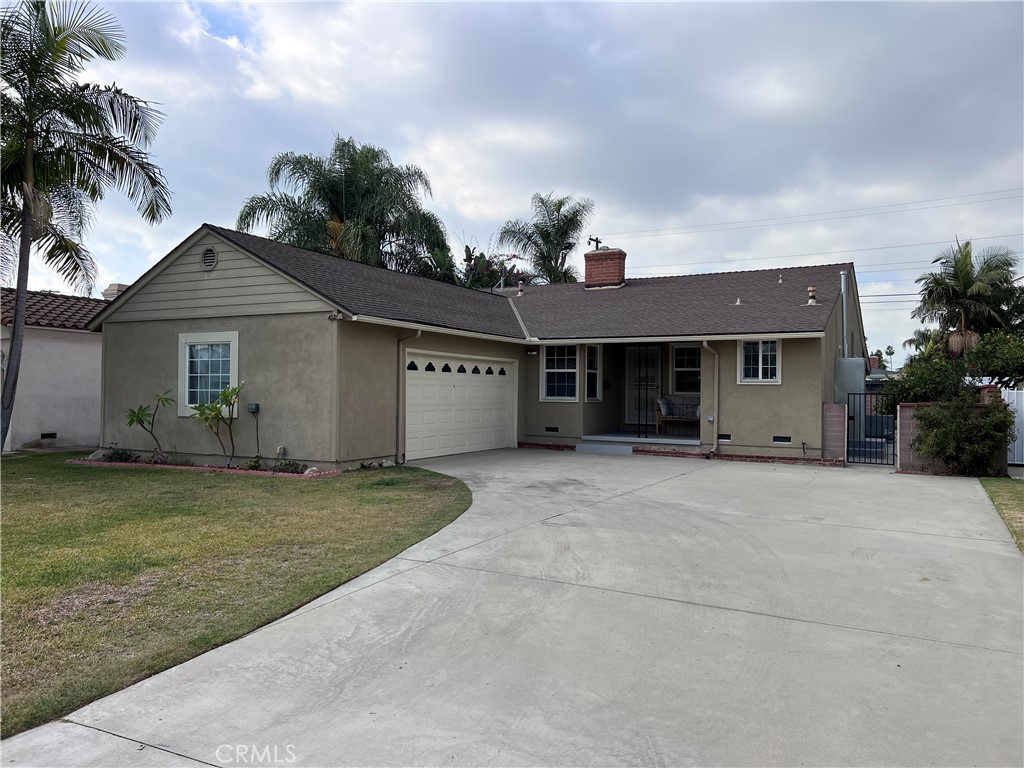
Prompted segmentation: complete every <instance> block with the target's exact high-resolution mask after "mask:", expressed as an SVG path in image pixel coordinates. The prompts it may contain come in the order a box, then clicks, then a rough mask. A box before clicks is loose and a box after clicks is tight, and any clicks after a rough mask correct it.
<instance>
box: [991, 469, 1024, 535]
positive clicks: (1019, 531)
mask: <svg viewBox="0 0 1024 768" xmlns="http://www.w3.org/2000/svg"><path fill="white" fill-rule="evenodd" d="M981 485H982V487H983V488H984V489H985V492H986V493H988V497H989V498H990V499H992V503H993V504H994V505H995V507H996V510H997V511H998V512H999V515H1000V516H1001V517H1002V518H1003V522H1005V523H1006V527H1007V528H1009V529H1010V533H1011V534H1012V535H1013V538H1014V540H1015V541H1016V542H1017V547H1018V548H1019V549H1020V551H1021V552H1024V480H1015V479H1013V478H1012V477H983V478H981Z"/></svg>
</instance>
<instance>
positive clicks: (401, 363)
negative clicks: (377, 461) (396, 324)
mask: <svg viewBox="0 0 1024 768" xmlns="http://www.w3.org/2000/svg"><path fill="white" fill-rule="evenodd" d="M422 335H423V331H416V333H410V334H409V335H408V336H399V337H398V366H397V370H398V381H397V384H398V386H397V387H395V392H396V393H397V394H396V396H395V463H396V464H404V463H405V451H403V450H400V449H401V448H402V447H403V440H402V438H403V437H405V435H404V431H405V430H404V427H405V402H404V400H405V342H407V341H409V340H410V339H418V338H419V337H420V336H422ZM399 454H401V456H402V460H401V461H399V460H398V456H399Z"/></svg>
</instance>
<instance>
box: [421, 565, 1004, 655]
mask: <svg viewBox="0 0 1024 768" xmlns="http://www.w3.org/2000/svg"><path fill="white" fill-rule="evenodd" d="M429 565H443V566H446V567H448V568H459V569H461V570H464V571H476V572H478V573H491V574H494V575H496V576H508V577H509V578H513V579H528V580H530V581H542V582H546V583H548V584H559V585H561V586H566V587H577V588H579V589H591V590H595V591H597V592H611V593H613V594H617V595H626V596H628V597H639V598H646V599H648V600H662V601H664V602H668V603H676V604H678V605H688V606H692V607H694V608H710V609H712V610H718V611H729V612H731V613H743V614H746V615H748V616H758V617H760V618H764V619H778V620H780V621H792V622H796V623H798V624H812V625H814V626H818V627H830V628H832V629H846V630H849V631H851V632H867V633H870V634H873V635H885V636H887V637H899V638H902V639H904V640H919V641H921V642H926V643H938V644H939V645H948V646H953V647H957V648H969V649H972V650H976V651H991V652H993V653H1005V654H1007V655H1009V656H1024V651H1011V650H1007V649H1005V648H991V647H989V646H985V645H972V644H971V643H958V642H956V641H953V640H940V639H938V638H934V637H923V636H921V635H908V634H904V633H901V632H887V631H886V630H883V629H871V628H869V627H855V626H852V625H850V624H832V623H830V622H827V621H815V620H814V619H801V618H799V617H798V616H782V615H780V614H777V613H767V612H765V611H754V610H751V609H749V608H733V607H730V606H728V605H716V604H715V603H701V602H699V601H697V600H684V599H682V598H679V597H666V596H665V595H651V594H647V593H645V592H631V591H629V590H627V589H618V588H616V587H602V586H598V585H596V584H580V583H579V582H575V581H562V580H560V579H548V578H544V577H542V576H529V575H526V574H521V573H509V572H508V571H499V570H495V569H492V568H477V567H474V566H471V565H459V564H457V563H442V562H438V561H432V562H431V563H429Z"/></svg>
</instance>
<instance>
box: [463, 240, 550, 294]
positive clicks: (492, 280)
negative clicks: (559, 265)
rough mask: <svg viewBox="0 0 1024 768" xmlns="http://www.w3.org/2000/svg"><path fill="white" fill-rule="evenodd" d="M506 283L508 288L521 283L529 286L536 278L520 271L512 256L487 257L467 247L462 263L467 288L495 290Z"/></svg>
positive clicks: (464, 282)
mask: <svg viewBox="0 0 1024 768" xmlns="http://www.w3.org/2000/svg"><path fill="white" fill-rule="evenodd" d="M502 278H504V281H505V287H506V288H513V287H515V286H516V284H518V283H519V282H523V283H526V284H529V283H531V282H533V280H534V279H535V276H534V275H533V274H531V273H529V272H524V271H523V270H521V269H519V267H518V266H516V264H515V263H514V257H512V256H499V255H494V254H492V255H491V256H487V254H485V253H484V252H483V251H478V250H476V248H473V247H471V246H468V245H467V246H466V248H465V256H464V258H463V262H462V280H463V285H465V286H466V287H467V288H485V289H488V288H495V287H499V286H500V285H501V282H502Z"/></svg>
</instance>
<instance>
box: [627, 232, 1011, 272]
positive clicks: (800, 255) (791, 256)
mask: <svg viewBox="0 0 1024 768" xmlns="http://www.w3.org/2000/svg"><path fill="white" fill-rule="evenodd" d="M1022 235H1024V232H1012V233H1010V234H1008V235H987V236H985V237H972V238H970V240H971V242H974V241H975V240H1002V239H1003V238H1004V237H1021V236H1022ZM948 244H949V241H948V240H933V241H931V242H924V243H903V244H901V245H879V246H875V247H873V248H847V249H845V250H841V251H817V252H814V253H789V254H785V255H782V256H745V257H743V258H741V259H727V260H726V263H731V262H734V261H764V260H766V259H802V258H805V257H807V256H835V255H838V254H842V253H864V252H866V251H888V250H892V249H894V248H916V247H917V246H924V245H948ZM1015 253H1020V251H1015ZM720 263H722V259H714V260H712V261H690V262H686V263H682V264H646V265H640V266H637V267H630V270H631V271H632V270H637V269H662V268H665V267H690V266H695V265H698V264H720Z"/></svg>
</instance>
